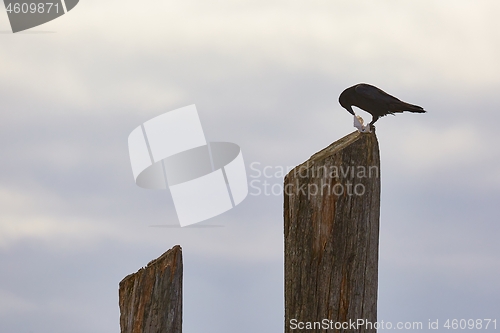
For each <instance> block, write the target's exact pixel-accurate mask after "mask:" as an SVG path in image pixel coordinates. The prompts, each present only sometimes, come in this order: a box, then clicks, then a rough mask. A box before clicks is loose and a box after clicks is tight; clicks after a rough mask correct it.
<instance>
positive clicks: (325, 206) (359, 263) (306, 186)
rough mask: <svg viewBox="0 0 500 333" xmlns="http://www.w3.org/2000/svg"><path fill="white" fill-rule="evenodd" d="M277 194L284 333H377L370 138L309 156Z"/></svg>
mask: <svg viewBox="0 0 500 333" xmlns="http://www.w3.org/2000/svg"><path fill="white" fill-rule="evenodd" d="M284 191H285V196H284V198H285V202H284V234H285V332H376V329H375V327H373V324H375V322H376V320H377V285H378V277H377V276H378V235H379V215H380V157H379V148H378V141H377V137H376V135H375V132H372V133H359V132H357V131H356V132H354V133H351V134H349V135H347V136H345V137H343V138H342V139H340V140H338V141H336V142H334V143H332V144H331V145H330V146H328V147H327V148H325V149H323V150H321V151H320V152H318V153H316V154H314V155H313V156H311V158H310V159H309V160H308V161H306V162H304V163H303V164H301V165H299V166H297V167H296V168H295V169H293V170H292V171H290V173H288V175H287V176H286V177H285V182H284ZM361 320H363V322H362V321H361ZM353 322H356V325H353ZM370 323H371V324H370ZM347 325H350V326H347Z"/></svg>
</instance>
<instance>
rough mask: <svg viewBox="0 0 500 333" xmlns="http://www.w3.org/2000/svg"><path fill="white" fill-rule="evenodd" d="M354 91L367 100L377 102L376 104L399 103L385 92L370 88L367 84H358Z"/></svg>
mask: <svg viewBox="0 0 500 333" xmlns="http://www.w3.org/2000/svg"><path fill="white" fill-rule="evenodd" d="M354 90H355V91H356V93H357V94H358V95H360V96H362V97H364V98H366V99H368V100H372V101H377V102H382V101H383V102H386V103H394V102H400V100H399V99H397V98H396V97H394V96H391V95H389V94H388V93H386V92H385V91H383V90H381V89H379V88H377V87H374V86H371V85H369V84H358V85H357V86H356V87H355V88H354Z"/></svg>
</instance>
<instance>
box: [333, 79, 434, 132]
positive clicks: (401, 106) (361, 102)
mask: <svg viewBox="0 0 500 333" xmlns="http://www.w3.org/2000/svg"><path fill="white" fill-rule="evenodd" d="M339 103H340V105H342V107H343V108H345V109H346V110H347V111H348V112H349V113H351V114H353V115H355V114H354V111H353V110H352V106H357V107H358V108H360V109H362V110H365V111H366V112H368V113H370V114H371V115H372V121H371V122H370V125H373V124H375V122H376V121H377V120H378V118H380V117H383V116H385V115H388V114H394V113H401V112H403V111H409V112H417V113H425V112H426V111H425V110H424V109H423V108H422V107H420V106H418V105H413V104H409V103H406V102H403V101H401V100H399V99H397V98H396V97H394V96H391V95H389V94H388V93H386V92H385V91H383V90H381V89H379V88H377V87H374V86H372V85H369V84H366V83H360V84H356V85H354V86H352V87H350V88H347V89H346V90H344V91H343V92H342V93H341V94H340V96H339Z"/></svg>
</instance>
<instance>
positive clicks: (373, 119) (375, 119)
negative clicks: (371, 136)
mask: <svg viewBox="0 0 500 333" xmlns="http://www.w3.org/2000/svg"><path fill="white" fill-rule="evenodd" d="M378 118H379V116H372V121H371V122H370V124H369V125H370V126H373V124H375V122H376V121H377V120H378Z"/></svg>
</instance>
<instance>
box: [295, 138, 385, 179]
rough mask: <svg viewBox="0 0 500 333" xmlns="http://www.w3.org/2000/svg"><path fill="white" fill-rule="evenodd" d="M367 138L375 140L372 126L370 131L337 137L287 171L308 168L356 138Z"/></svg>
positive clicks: (337, 151) (345, 146)
mask: <svg viewBox="0 0 500 333" xmlns="http://www.w3.org/2000/svg"><path fill="white" fill-rule="evenodd" d="M367 138H370V140H367V141H368V142H370V143H371V142H377V136H376V134H375V128H373V130H372V132H367V133H360V132H359V131H355V132H352V133H351V134H348V135H346V136H344V137H343V138H340V139H338V140H337V141H335V142H333V143H332V144H331V145H329V146H328V147H326V148H324V149H322V150H320V151H319V152H317V153H315V154H314V155H312V156H311V157H310V158H309V159H308V160H307V161H305V162H303V163H301V164H299V165H297V166H296V167H295V168H293V169H292V170H291V171H290V172H289V173H288V175H291V174H294V173H296V172H297V170H299V169H301V168H310V167H312V166H314V164H315V163H316V162H319V161H322V160H324V159H325V158H328V157H330V156H332V155H335V154H337V153H339V152H341V151H342V150H344V149H346V148H347V147H349V146H350V145H352V144H353V143H355V142H357V141H358V140H361V139H367ZM370 148H371V147H370ZM370 150H371V149H370ZM288 175H287V177H288Z"/></svg>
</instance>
